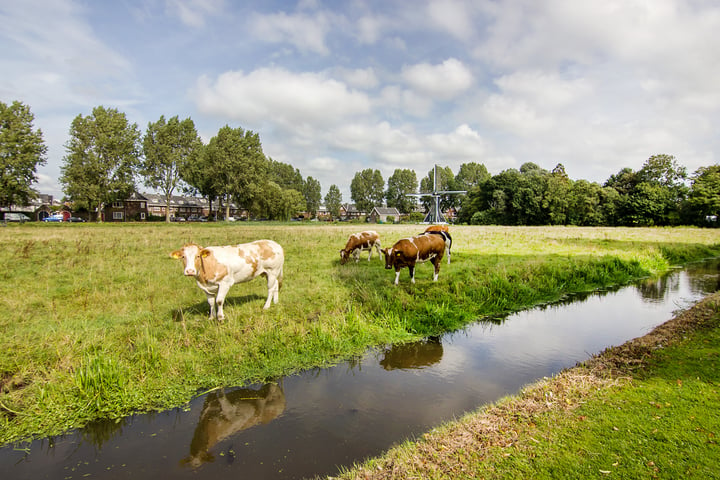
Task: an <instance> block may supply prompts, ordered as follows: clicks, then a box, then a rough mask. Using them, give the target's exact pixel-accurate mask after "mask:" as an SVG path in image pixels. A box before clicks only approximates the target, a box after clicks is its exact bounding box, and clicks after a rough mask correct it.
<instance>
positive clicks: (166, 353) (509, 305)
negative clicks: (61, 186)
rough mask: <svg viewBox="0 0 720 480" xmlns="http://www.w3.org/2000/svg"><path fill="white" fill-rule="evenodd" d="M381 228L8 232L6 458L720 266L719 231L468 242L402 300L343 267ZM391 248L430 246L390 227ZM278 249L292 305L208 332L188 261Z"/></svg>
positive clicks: (0, 235) (367, 272)
mask: <svg viewBox="0 0 720 480" xmlns="http://www.w3.org/2000/svg"><path fill="white" fill-rule="evenodd" d="M365 228H367V227H366V226H365V225H354V224H339V225H337V224H336V225H319V224H317V225H312V224H310V225H308V224H303V225H298V224H265V223H263V224H224V223H217V224H212V223H211V224H185V225H179V224H171V225H165V224H118V225H115V224H103V225H94V224H82V225H81V224H67V225H62V224H60V225H42V224H25V225H11V226H9V227H7V228H3V229H1V230H0V240H1V241H2V242H3V245H4V246H5V248H4V249H3V252H4V255H5V260H6V261H5V262H4V266H5V268H4V269H3V270H2V271H0V279H2V281H1V282H0V331H2V332H3V335H2V336H1V337H0V347H1V348H0V392H1V393H0V443H2V444H5V443H8V442H13V441H18V440H20V439H24V438H28V437H32V436H47V435H52V434H56V433H60V432H63V431H65V430H67V429H69V428H74V427H79V426H82V425H83V424H85V423H87V422H88V421H91V420H94V419H97V418H119V417H121V416H124V415H127V414H129V413H132V412H136V411H149V410H158V409H165V408H169V407H173V406H179V405H182V404H184V403H185V402H187V401H188V400H189V399H191V398H192V396H193V395H195V394H196V393H197V392H200V391H205V390H209V389H212V388H215V387H218V386H230V385H241V384H245V383H248V382H253V381H261V380H266V379H269V378H276V377H278V376H281V375H285V374H290V373H293V372H297V371H299V370H302V369H307V368H312V367H317V366H323V365H329V364H332V363H334V362H337V361H339V360H341V359H345V358H349V357H352V356H354V355H359V354H361V353H362V352H363V351H365V350H366V349H367V348H369V347H371V346H376V345H382V344H386V343H393V342H404V341H410V340H413V339H417V338H419V337H423V336H426V335H432V334H439V333H442V332H445V331H448V330H454V329H457V328H460V327H461V326H463V325H465V324H467V323H468V322H472V321H476V320H478V319H481V318H484V317H487V316H495V315H501V314H504V313H507V312H510V311H514V310H518V309H521V308H525V307H528V306H530V305H533V304H537V303H542V302H547V301H552V300H556V299H558V298H560V297H562V296H563V295H565V294H567V293H571V292H578V291H588V290H593V289H596V288H602V287H606V286H609V285H615V284H620V283H625V282H627V281H629V280H631V279H635V278H639V277H644V276H649V275H653V274H656V273H660V272H662V271H664V270H667V269H668V268H669V267H670V266H671V265H673V264H677V263H684V262H687V261H690V260H693V259H697V258H701V257H708V256H717V255H720V243H718V242H719V241H720V238H719V237H718V233H717V231H716V230H703V229H693V228H674V229H669V228H664V229H663V228H652V229H651V228H646V229H620V228H618V229H612V228H563V227H553V228H539V227H538V228H508V227H455V228H453V229H452V234H453V240H454V243H453V256H452V263H451V264H450V265H447V264H446V263H443V264H442V266H441V271H440V278H439V281H438V282H432V267H431V266H430V264H425V265H420V266H419V267H418V268H417V273H416V282H417V283H416V284H415V285H412V284H410V282H409V275H408V273H407V270H405V271H404V272H402V274H401V277H400V285H398V286H394V285H393V284H392V282H393V280H394V273H391V272H389V271H387V270H385V269H384V262H383V261H382V260H381V259H378V258H377V257H376V256H374V257H373V259H372V260H371V261H369V262H368V261H367V256H366V254H364V255H363V256H362V257H361V260H360V262H358V263H350V264H346V265H343V266H341V265H339V261H338V260H339V254H338V251H339V250H340V249H341V248H342V247H343V246H344V244H345V241H346V239H347V237H348V236H349V235H350V234H351V233H355V232H357V231H361V230H363V229H365ZM372 228H374V229H375V230H377V231H378V232H379V233H380V236H381V239H382V241H383V245H384V246H390V245H391V244H392V243H393V242H394V241H396V240H397V239H399V238H402V237H405V236H409V235H412V234H416V233H418V232H420V231H421V230H422V227H421V226H417V225H399V226H394V225H377V226H376V225H374V226H373V227H372ZM259 238H270V239H273V240H275V241H277V242H278V243H280V244H281V245H283V247H284V248H285V256H286V263H285V272H284V273H285V278H284V281H283V286H282V288H281V290H280V303H279V304H277V305H273V306H272V307H271V308H270V309H269V310H266V311H263V310H262V305H263V303H264V300H265V297H266V292H267V290H266V285H265V282H264V281H263V280H262V279H258V280H255V281H253V282H250V283H246V284H241V285H236V286H234V287H233V288H232V289H231V291H230V294H229V295H228V298H227V299H226V306H225V313H226V317H227V318H226V320H225V322H224V323H221V324H220V323H217V322H215V321H209V320H208V319H207V315H208V306H207V303H206V301H205V297H204V295H203V294H202V292H201V291H200V290H199V289H198V288H197V286H196V285H195V282H194V281H192V280H190V279H187V278H184V277H183V276H182V273H181V266H180V264H179V262H177V261H176V260H172V259H170V258H169V256H168V254H169V252H170V251H172V250H175V249H176V248H178V247H179V246H181V245H182V244H184V243H187V242H195V243H199V244H201V245H226V244H237V243H242V242H249V241H252V240H256V239H259Z"/></svg>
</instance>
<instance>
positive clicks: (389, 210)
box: [370, 207, 400, 215]
mask: <svg viewBox="0 0 720 480" xmlns="http://www.w3.org/2000/svg"><path fill="white" fill-rule="evenodd" d="M375 212H377V214H378V215H400V212H399V211H398V209H397V208H395V207H375V208H373V209H372V212H370V215H372V214H373V213H375Z"/></svg>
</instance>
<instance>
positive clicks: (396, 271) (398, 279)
mask: <svg viewBox="0 0 720 480" xmlns="http://www.w3.org/2000/svg"><path fill="white" fill-rule="evenodd" d="M399 281H400V270H395V285H397V284H398V282H399Z"/></svg>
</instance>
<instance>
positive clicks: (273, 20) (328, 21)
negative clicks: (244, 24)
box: [248, 12, 342, 55]
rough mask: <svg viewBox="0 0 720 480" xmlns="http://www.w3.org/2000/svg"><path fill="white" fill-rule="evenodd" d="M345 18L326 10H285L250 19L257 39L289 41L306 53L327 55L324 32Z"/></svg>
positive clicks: (277, 41)
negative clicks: (299, 11) (286, 11)
mask: <svg viewBox="0 0 720 480" xmlns="http://www.w3.org/2000/svg"><path fill="white" fill-rule="evenodd" d="M341 21H342V19H340V18H339V17H336V16H332V15H330V14H326V13H323V12H319V13H315V14H306V13H294V14H287V13H285V12H280V13H273V14H267V15H265V14H255V15H253V16H252V18H251V19H250V21H249V22H248V25H249V28H250V30H251V31H252V32H253V34H254V36H255V37H256V39H257V40H260V41H265V42H271V43H289V44H292V45H293V46H294V47H295V48H297V49H298V50H299V51H300V52H304V53H317V54H320V55H328V54H329V53H330V50H329V49H328V47H327V45H325V36H326V35H327V33H328V31H329V30H330V29H331V27H332V26H334V24H335V23H336V22H341Z"/></svg>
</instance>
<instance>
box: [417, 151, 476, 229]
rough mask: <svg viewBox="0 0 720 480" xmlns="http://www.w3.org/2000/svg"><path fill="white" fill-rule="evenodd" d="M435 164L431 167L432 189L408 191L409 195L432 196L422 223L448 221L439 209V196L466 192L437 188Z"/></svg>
mask: <svg viewBox="0 0 720 480" xmlns="http://www.w3.org/2000/svg"><path fill="white" fill-rule="evenodd" d="M437 167H438V166H437V165H435V167H434V168H433V191H432V192H431V193H408V194H407V195H408V196H409V197H432V198H433V203H432V204H431V205H430V210H429V211H428V213H427V215H425V219H424V220H423V223H448V222H447V219H446V218H445V215H443V213H442V211H441V210H440V196H441V195H453V194H459V193H467V191H466V190H438V189H437V188H438V187H437Z"/></svg>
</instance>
